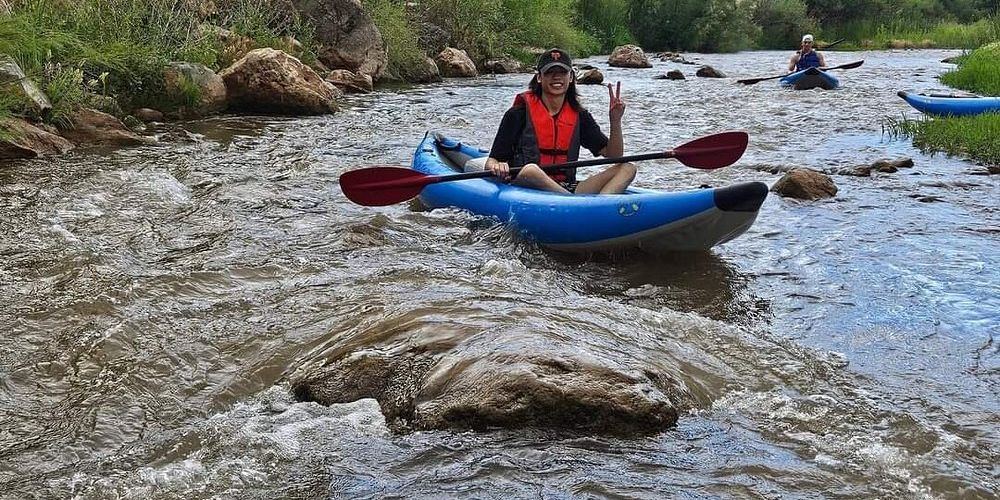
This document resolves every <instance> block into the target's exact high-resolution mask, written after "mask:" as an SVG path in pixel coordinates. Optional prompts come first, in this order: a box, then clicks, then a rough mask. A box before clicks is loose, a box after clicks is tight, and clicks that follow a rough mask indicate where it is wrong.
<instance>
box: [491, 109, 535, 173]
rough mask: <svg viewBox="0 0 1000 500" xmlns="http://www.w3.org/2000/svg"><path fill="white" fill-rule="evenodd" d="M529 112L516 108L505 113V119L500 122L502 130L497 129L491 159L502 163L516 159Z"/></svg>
mask: <svg viewBox="0 0 1000 500" xmlns="http://www.w3.org/2000/svg"><path fill="white" fill-rule="evenodd" d="M527 112H528V111H527V108H525V107H524V106H515V107H512V108H510V109H508V110H507V112H506V113H504V115H503V119H502V120H500V128H498V129H497V135H496V136H495V137H494V138H493V147H491V148H490V157H491V158H496V159H497V160H499V161H502V162H509V161H511V160H513V159H514V153H515V151H516V148H517V143H518V139H520V137H521V129H522V128H523V127H524V120H525V119H526V118H527V114H526V113H527Z"/></svg>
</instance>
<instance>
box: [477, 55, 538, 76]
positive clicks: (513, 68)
mask: <svg viewBox="0 0 1000 500" xmlns="http://www.w3.org/2000/svg"><path fill="white" fill-rule="evenodd" d="M483 72H485V73H493V74H497V75H504V74H508V73H526V72H528V68H526V67H525V66H524V63H522V62H521V61H518V60H517V59H514V58H512V57H503V58H500V59H490V60H489V61H486V62H485V63H483Z"/></svg>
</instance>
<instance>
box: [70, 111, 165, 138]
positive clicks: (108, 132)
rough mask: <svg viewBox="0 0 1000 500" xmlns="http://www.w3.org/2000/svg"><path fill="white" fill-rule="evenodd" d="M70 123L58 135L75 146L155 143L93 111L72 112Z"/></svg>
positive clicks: (111, 118)
mask: <svg viewBox="0 0 1000 500" xmlns="http://www.w3.org/2000/svg"><path fill="white" fill-rule="evenodd" d="M70 122H71V124H70V126H69V127H66V128H64V129H62V130H61V131H60V133H61V134H62V136H63V137H65V138H67V139H69V140H70V141H73V142H74V143H76V144H112V145H117V146H137V145H140V144H150V143H153V142H156V141H155V139H153V138H151V137H143V136H141V135H138V134H136V133H135V132H132V131H131V130H129V128H128V127H126V126H125V124H124V123H122V122H121V120H119V119H118V118H115V117H114V116H111V115H109V114H107V113H102V112H100V111H97V110H93V109H87V108H81V109H78V110H76V111H74V112H73V115H72V117H71V118H70Z"/></svg>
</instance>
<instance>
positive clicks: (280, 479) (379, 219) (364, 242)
mask: <svg viewBox="0 0 1000 500" xmlns="http://www.w3.org/2000/svg"><path fill="white" fill-rule="evenodd" d="M788 55H789V54H786V53H778V52H748V53H741V54H735V55H688V57H689V58H695V59H696V60H698V61H699V62H703V63H708V64H711V65H713V66H714V67H716V68H718V69H721V70H722V71H724V72H726V73H727V74H728V75H729V77H730V78H729V79H725V80H716V79H702V78H695V77H694V76H693V72H694V69H695V68H696V66H679V65H675V64H673V63H661V62H656V66H655V68H654V69H652V70H631V69H615V68H607V67H606V64H605V61H604V60H603V59H601V58H593V59H591V60H588V61H585V62H589V63H592V64H594V65H596V66H598V67H600V68H601V69H602V70H605V76H606V79H607V80H608V81H618V80H620V81H621V82H622V87H623V94H624V97H625V99H626V101H627V103H628V111H627V112H626V136H625V143H626V153H627V154H635V153H640V152H649V151H657V150H662V149H668V148H671V147H673V146H677V145H679V144H682V143H683V142H685V141H687V140H689V139H691V138H694V137H696V136H699V135H703V134H707V133H712V132H717V131H721V130H726V129H744V130H747V131H748V132H749V133H750V135H751V144H750V148H749V149H748V151H747V153H746V155H745V156H744V157H743V159H742V160H741V161H740V162H739V163H737V165H735V166H733V167H730V168H726V169H721V170H716V171H702V170H696V169H690V168H685V167H683V166H681V165H679V164H678V163H671V162H668V161H658V162H648V163H644V164H642V165H640V172H639V176H638V178H637V181H636V184H637V185H639V186H643V187H652V188H663V189H678V188H689V187H693V186H698V185H700V184H712V185H724V184H728V183H732V182H736V181H743V180H763V181H765V182H768V183H769V184H773V183H774V182H775V181H776V180H777V179H778V178H779V175H780V174H774V173H771V172H773V171H775V169H786V168H790V167H795V166H808V167H812V168H816V169H821V170H827V171H833V170H835V169H837V168H840V167H851V166H856V165H862V164H869V163H871V162H873V161H875V160H878V159H882V158H900V157H912V158H913V159H914V161H915V166H914V168H912V169H905V170H901V171H899V172H897V173H894V174H881V175H876V176H874V177H850V176H842V175H836V176H834V178H835V181H836V183H837V184H838V186H839V188H840V192H839V193H838V195H837V197H836V198H835V199H832V200H825V201H820V202H808V203H804V202H797V201H794V200H786V199H782V198H780V197H778V196H771V197H769V198H768V200H767V201H766V202H765V204H764V206H763V209H762V211H761V215H760V217H759V219H758V221H757V223H756V225H755V226H754V227H753V228H751V230H750V231H749V232H748V233H747V234H745V235H744V236H742V237H740V238H738V239H737V240H734V241H732V242H730V243H727V244H726V245H723V246H721V247H719V248H716V249H714V250H713V251H712V252H711V253H707V254H702V255H678V256H676V257H675V258H669V259H660V260H652V259H648V258H644V257H642V256H633V257H631V258H629V259H627V260H618V261H610V262H609V261H606V260H605V259H596V260H590V259H585V258H579V257H572V256H565V255H559V254H553V253H550V252H547V251H545V250H542V249H540V248H538V247H537V246H535V245H533V244H532V243H531V242H526V241H522V240H520V239H518V238H516V237H514V236H513V235H512V234H510V232H509V231H507V230H505V229H504V228H502V227H499V226H497V225H495V224H493V223H492V222H490V221H489V220H483V219H479V218H476V217H474V216H471V215H469V214H467V213H463V212H460V211H454V210H437V211H432V212H427V211H420V210H419V209H418V207H416V206H414V205H410V204H400V205H396V206H390V207H383V208H366V207H360V206H356V205H353V204H351V203H350V202H348V201H347V200H346V199H345V198H344V196H343V194H342V193H340V191H339V188H338V187H337V183H336V179H337V176H338V175H339V174H341V173H342V172H344V171H346V170H348V169H353V168H359V167H364V166H369V165H373V164H399V165H406V164H408V163H409V159H410V157H411V155H412V152H413V148H414V147H415V145H416V144H417V142H418V141H419V140H420V139H421V137H422V136H423V134H424V132H425V131H427V130H439V131H443V132H445V133H448V134H450V135H452V136H455V137H459V138H462V139H464V140H466V141H467V142H469V143H474V144H480V145H483V146H485V147H488V146H489V143H490V141H491V139H492V135H493V133H494V131H495V127H496V124H497V123H498V121H499V118H500V116H501V115H502V113H503V111H504V109H505V108H506V107H507V106H508V105H509V103H510V101H511V100H512V97H513V95H514V94H515V93H516V92H518V91H519V90H520V89H522V88H523V87H524V85H525V84H526V82H527V79H528V76H527V75H507V76H498V77H482V78H477V79H472V80H454V81H447V82H444V83H442V84H437V85H430V86H420V87H416V88H412V89H405V90H399V91H385V92H376V93H374V94H370V95H366V96H363V97H357V98H351V99H349V100H348V101H346V102H345V109H344V110H343V111H341V112H339V113H337V114H335V115H332V116H325V117H313V118H295V119H278V118H252V117H227V118H217V119H211V120H206V121H202V122H193V123H183V124H177V125H170V126H166V127H163V128H161V129H159V130H158V131H157V133H158V134H159V135H160V138H161V142H160V144H159V145H157V146H152V147H142V148H135V149H122V150H117V151H114V152H110V153H108V152H102V151H93V150H91V151H81V152H76V153H74V154H71V155H68V156H65V157H62V158H57V159H51V160H44V161H30V162H16V163H13V164H9V165H6V166H3V167H0V257H2V260H0V332H2V335H0V497H3V498H18V499H20V498H65V497H78V498H179V497H184V498H235V497H242V498H326V497H383V496H388V497H423V496H433V497H440V496H447V497H452V496H463V497H510V496H520V497H543V498H565V497H577V496H579V497H614V498H621V497H642V498H665V497H674V498H716V497H738V498H743V497H745V498H816V497H820V496H823V497H834V498H996V495H997V493H996V492H997V489H998V487H1000V485H998V479H997V477H998V468H997V464H998V463H1000V453H998V450H997V446H998V423H1000V422H998V420H1000V418H998V416H1000V404H998V395H997V394H998V392H1000V351H998V344H997V343H996V341H995V340H994V337H996V336H997V335H998V334H1000V254H998V252H997V250H998V248H1000V245H998V244H1000V214H998V203H997V202H998V200H1000V181H998V179H997V177H996V176H993V177H990V176H984V175H980V174H981V173H982V171H983V170H984V169H983V168H982V167H979V166H977V165H975V164H973V163H970V162H967V161H963V160H961V159H954V158H948V157H946V156H943V155H927V154H923V153H921V152H919V151H917V150H916V149H914V148H913V147H912V146H911V145H910V143H909V141H907V140H894V139H892V138H891V137H888V136H886V135H883V133H882V130H883V125H882V124H883V121H884V118H885V117H899V116H901V115H906V116H910V117H916V116H917V114H916V112H915V111H913V110H911V109H909V108H908V106H907V105H906V104H905V103H904V102H903V101H902V100H901V99H899V98H897V97H896V96H895V92H896V91H897V90H901V89H905V90H916V91H922V90H940V89H943V87H942V86H941V84H940V83H939V82H937V80H936V78H935V76H936V75H938V74H939V73H941V72H942V71H944V70H946V69H947V67H948V66H947V65H945V64H941V63H939V61H940V60H941V59H942V58H944V57H946V56H949V55H954V52H942V51H907V52H903V51H898V52H864V53H830V54H828V56H827V60H828V61H829V62H830V64H831V65H836V64H842V63H845V62H849V61H852V60H855V59H858V58H864V59H866V62H865V65H864V66H862V67H861V68H859V69H855V70H850V71H844V72H842V73H841V74H840V76H841V81H842V84H843V88H842V89H840V90H836V91H831V92H824V91H802V92H794V91H787V90H782V89H779V88H777V85H776V84H775V82H773V81H768V82H762V83H759V84H757V85H754V86H742V85H737V84H735V83H734V82H733V80H734V79H736V78H747V77H754V76H766V75H768V74H781V73H782V72H783V69H784V68H783V66H784V64H785V61H786V60H787V57H788ZM674 67H679V68H681V69H682V70H683V71H684V72H685V73H686V74H687V75H688V79H687V80H685V81H664V80H654V79H653V78H652V77H653V76H654V75H655V74H657V73H660V72H663V71H666V70H668V69H671V68H674ZM581 90H582V93H583V95H584V102H585V104H587V105H588V107H590V108H591V109H592V110H593V111H594V113H595V116H596V117H597V118H598V120H599V122H600V123H602V124H603V126H604V127H605V129H606V126H607V116H606V112H605V111H604V110H605V106H606V102H607V91H606V89H604V88H602V87H600V86H586V87H582V88H581ZM384 331H392V332H395V335H396V336H397V337H398V338H401V339H405V338H406V337H407V336H411V337H421V336H430V335H437V336H440V337H442V338H448V337H455V338H457V337H462V336H469V335H477V334H487V333H488V334H491V335H493V336H494V337H495V340H493V342H496V343H504V342H513V343H517V345H527V346H532V345H535V346H542V345H543V344H544V343H545V342H575V343H578V344H577V345H582V344H581V343H586V345H587V348H588V349H590V350H591V351H594V352H596V353H597V355H600V356H607V357H611V358H614V357H620V356H629V355H638V354H635V353H641V355H642V356H647V357H649V358H650V359H653V360H657V362H660V363H663V364H664V365H667V366H670V367H672V368H673V370H674V371H676V372H677V373H679V374H680V375H679V376H680V377H682V380H683V382H684V383H685V384H686V386H687V387H688V390H689V391H690V393H691V400H690V401H685V402H684V406H685V413H684V414H683V415H682V416H681V418H680V421H679V424H678V426H677V427H676V428H675V429H673V430H670V431H668V432H664V433H662V434H659V435H655V436H651V437H645V438H637V439H620V438H605V437H600V436H587V435H576V434H567V433H565V432H558V431H555V430H546V431H543V430H519V431H493V432H483V433H476V432H457V431H456V432H445V431H437V432H415V433H411V434H402V435H400V434H393V433H390V432H388V431H387V430H386V428H385V423H384V421H383V420H382V417H381V414H380V413H379V410H378V406H377V404H376V403H375V402H374V401H372V400H361V401H358V402H356V403H351V404H345V405H334V406H332V407H324V406H319V405H316V404H313V403H296V402H295V401H294V400H293V399H292V398H291V397H290V396H289V394H288V389H287V380H288V379H287V378H288V376H289V374H291V373H293V372H294V371H295V370H296V369H298V368H299V367H300V366H302V365H303V364H306V363H309V362H310V361H314V360H319V359H323V356H324V353H327V352H329V351H330V350H331V349H336V348H339V347H342V346H343V345H344V343H346V342H351V343H353V344H357V345H362V346H363V345H364V343H365V342H367V341H371V342H375V338H376V337H378V336H379V335H380V332H384ZM381 340H384V339H381Z"/></svg>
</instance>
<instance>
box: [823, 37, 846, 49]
mask: <svg viewBox="0 0 1000 500" xmlns="http://www.w3.org/2000/svg"><path fill="white" fill-rule="evenodd" d="M846 41H847V39H846V38H838V39H836V40H834V41H832V42H830V43H829V44H827V45H824V46H822V47H816V48H817V49H820V50H826V49H829V48H830V47H833V46H834V45H837V44H840V43H844V42H846Z"/></svg>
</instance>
